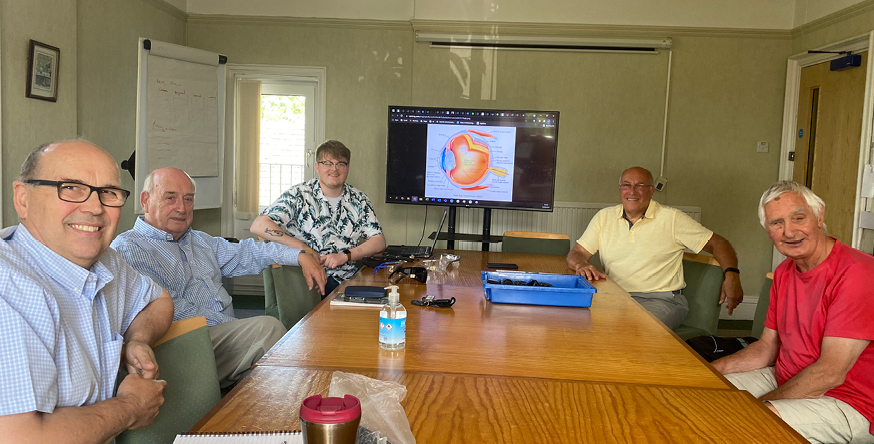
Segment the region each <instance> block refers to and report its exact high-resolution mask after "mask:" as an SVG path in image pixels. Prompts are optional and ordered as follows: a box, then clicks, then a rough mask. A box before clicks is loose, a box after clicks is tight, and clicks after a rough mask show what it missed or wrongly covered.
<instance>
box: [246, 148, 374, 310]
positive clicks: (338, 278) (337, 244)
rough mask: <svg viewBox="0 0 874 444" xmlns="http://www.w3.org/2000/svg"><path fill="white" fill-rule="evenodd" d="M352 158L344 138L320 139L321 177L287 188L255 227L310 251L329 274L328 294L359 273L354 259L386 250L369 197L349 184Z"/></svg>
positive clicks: (264, 234)
mask: <svg viewBox="0 0 874 444" xmlns="http://www.w3.org/2000/svg"><path fill="white" fill-rule="evenodd" d="M351 157H352V153H350V152H349V148H346V146H345V145H343V144H342V143H341V142H339V141H336V140H329V141H327V142H325V143H323V144H321V145H320V146H319V148H318V149H317V150H316V173H317V174H318V176H319V177H318V178H317V179H312V180H310V181H307V182H303V183H300V184H297V185H295V186H293V187H291V188H290V189H288V190H287V191H285V192H284V193H282V195H280V196H279V198H278V199H276V202H273V204H272V205H270V206H269V207H267V209H265V210H264V211H263V212H262V213H261V215H260V216H258V217H257V218H256V219H255V221H254V222H253V223H252V228H251V231H252V233H253V234H256V235H258V236H261V237H263V238H265V239H268V240H271V241H274V242H279V243H281V244H284V245H288V246H290V247H293V248H305V249H308V250H311V251H312V253H313V256H314V257H315V258H316V260H317V261H318V262H319V264H321V265H322V266H323V267H325V271H326V272H327V274H328V282H327V284H326V285H325V293H324V296H327V295H328V294H330V293H331V292H332V291H333V290H334V289H335V288H337V286H338V285H340V283H341V282H343V281H344V280H346V279H349V278H350V277H352V275H353V274H355V271H356V267H355V263H354V261H356V260H358V259H361V258H362V257H365V256H372V255H374V254H377V253H379V252H381V251H382V250H384V249H385V236H384V235H383V234H382V227H380V226H379V221H378V220H377V219H376V213H375V212H374V211H373V206H372V205H371V204H370V199H368V198H367V195H365V194H364V192H362V191H361V190H359V189H357V188H355V187H353V186H352V185H349V184H347V183H346V177H347V176H348V175H349V160H350V159H351ZM365 239H366V240H365ZM362 240H363V242H362ZM324 296H323V297H324Z"/></svg>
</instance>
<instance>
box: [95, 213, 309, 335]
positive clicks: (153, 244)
mask: <svg viewBox="0 0 874 444" xmlns="http://www.w3.org/2000/svg"><path fill="white" fill-rule="evenodd" d="M112 247H113V248H115V249H116V250H117V251H118V252H119V253H120V254H121V255H122V256H124V258H125V259H126V260H127V262H128V263H129V264H130V265H131V266H132V267H134V268H135V269H137V270H138V271H139V272H140V273H143V274H145V275H146V276H149V277H151V278H152V279H154V280H155V282H157V283H158V284H160V285H161V286H162V287H164V288H165V289H166V290H167V292H168V293H170V296H172V297H173V303H174V306H175V308H174V310H175V313H174V315H173V320H176V321H178V320H180V319H186V318H190V317H192V316H204V317H206V321H207V324H208V325H209V326H213V325H216V324H221V323H222V322H227V321H233V320H234V319H236V318H235V317H234V306H233V304H232V303H231V302H232V301H231V296H230V295H229V294H228V292H227V290H225V288H224V287H223V286H222V276H227V277H233V276H244V275H248V274H258V273H260V272H261V270H263V269H265V268H267V267H268V266H270V265H273V264H281V265H297V256H298V255H299V254H300V252H301V250H297V249H294V248H289V247H286V246H284V245H280V244H277V243H265V242H257V241H255V240H254V239H244V240H242V241H240V243H238V244H234V243H231V242H228V241H227V240H225V239H224V238H221V237H212V236H210V235H209V234H206V233H204V232H202V231H196V230H192V229H190V228H189V229H188V231H187V232H185V234H183V235H182V237H180V238H179V241H178V242H177V241H175V240H173V236H172V235H171V234H170V233H167V232H165V231H163V230H159V229H157V228H155V227H153V226H151V225H149V223H148V222H146V221H145V220H143V218H142V217H138V218H137V221H136V223H134V227H133V229H131V230H129V231H125V232H124V233H121V234H119V235H118V237H116V238H115V240H114V241H112Z"/></svg>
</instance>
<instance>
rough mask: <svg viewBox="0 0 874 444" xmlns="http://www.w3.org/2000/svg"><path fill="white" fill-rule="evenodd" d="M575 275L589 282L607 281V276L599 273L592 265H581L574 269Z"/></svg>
mask: <svg viewBox="0 0 874 444" xmlns="http://www.w3.org/2000/svg"><path fill="white" fill-rule="evenodd" d="M576 272H577V274H579V275H580V276H582V277H584V278H586V280H588V281H589V282H591V281H599V280H601V279H607V275H606V274H604V273H601V272H600V271H599V270H598V269H597V268H595V266H594V265H592V264H586V265H581V266H579V267H577V269H576Z"/></svg>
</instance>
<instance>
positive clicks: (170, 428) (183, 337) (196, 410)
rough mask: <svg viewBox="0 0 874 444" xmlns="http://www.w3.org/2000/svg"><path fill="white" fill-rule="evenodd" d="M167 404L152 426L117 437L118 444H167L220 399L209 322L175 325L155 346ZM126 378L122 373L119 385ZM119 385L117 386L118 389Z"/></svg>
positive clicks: (199, 320)
mask: <svg viewBox="0 0 874 444" xmlns="http://www.w3.org/2000/svg"><path fill="white" fill-rule="evenodd" d="M152 348H153V350H154V351H155V359H156V360H157V361H158V366H159V370H160V376H159V377H160V379H163V380H165V381H167V389H166V390H164V404H163V405H161V409H160V410H159V412H158V416H157V417H156V418H155V422H153V423H152V424H151V425H149V426H147V427H144V428H141V429H136V430H127V431H125V432H123V433H122V434H121V435H118V437H117V438H116V442H117V443H118V444H165V443H170V442H173V440H174V439H175V438H176V435H177V434H180V433H185V432H187V431H188V430H189V429H191V427H192V426H194V424H195V423H197V421H199V420H200V418H202V417H203V415H205V414H206V413H207V412H209V410H210V409H211V408H212V407H213V406H214V405H215V404H216V403H217V402H218V401H219V400H220V399H221V394H220V389H219V381H218V373H217V372H216V367H215V355H214V354H213V351H212V340H211V339H210V337H209V328H208V327H207V326H206V318H204V317H203V316H197V317H193V318H188V319H183V320H181V321H176V322H174V323H173V324H171V325H170V330H169V331H167V334H165V335H164V337H163V338H161V339H160V340H159V341H158V342H156V343H155V345H153V346H152ZM125 376H127V371H124V370H122V371H121V372H119V377H118V378H119V379H118V382H121V380H122V379H124V377H125ZM117 386H118V384H116V387H117Z"/></svg>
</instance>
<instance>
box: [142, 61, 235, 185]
mask: <svg viewBox="0 0 874 444" xmlns="http://www.w3.org/2000/svg"><path fill="white" fill-rule="evenodd" d="M148 66H149V74H148V82H149V85H148V86H149V87H148V91H149V92H148V114H149V116H148V125H147V126H148V128H147V130H148V153H149V168H150V169H156V168H163V167H175V168H180V169H182V170H185V171H186V172H187V173H188V174H190V175H191V176H200V177H203V176H207V177H212V176H218V175H219V146H218V84H217V76H218V73H217V68H216V67H215V66H209V65H203V64H199V63H190V62H184V61H181V60H175V59H169V58H165V57H157V56H152V55H150V56H149V62H148Z"/></svg>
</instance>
